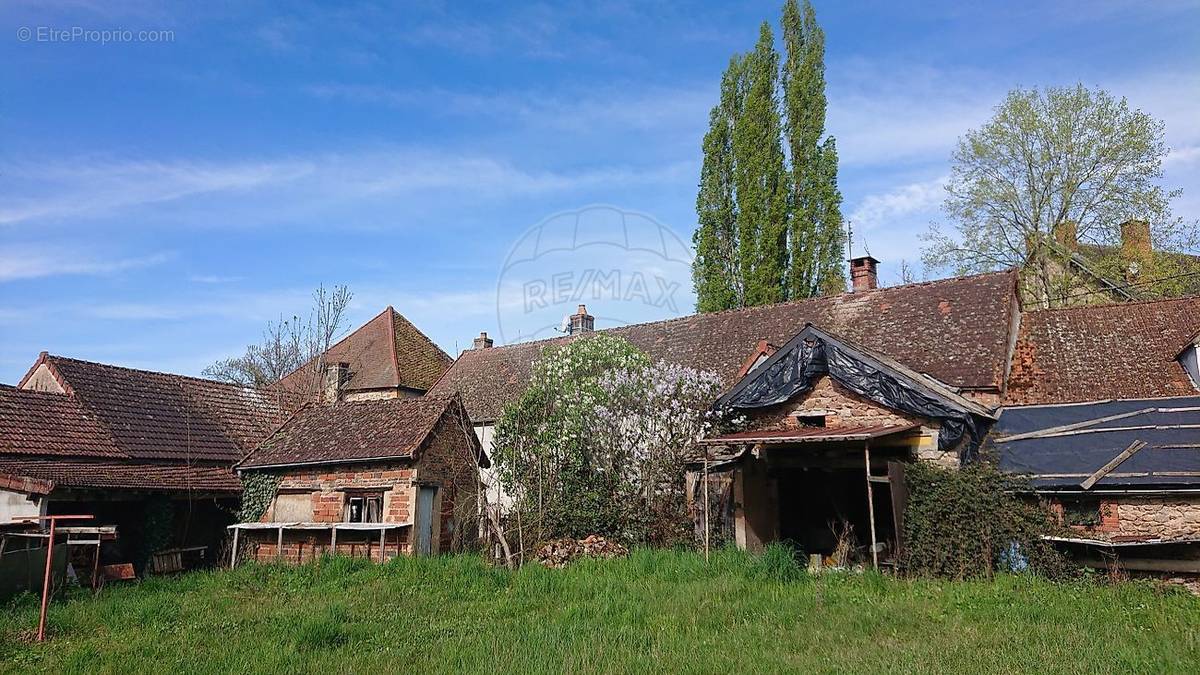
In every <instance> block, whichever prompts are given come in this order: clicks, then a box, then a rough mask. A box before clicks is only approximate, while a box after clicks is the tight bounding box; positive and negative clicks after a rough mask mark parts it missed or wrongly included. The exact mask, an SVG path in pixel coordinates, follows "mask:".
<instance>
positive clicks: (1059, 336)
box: [1005, 296, 1200, 405]
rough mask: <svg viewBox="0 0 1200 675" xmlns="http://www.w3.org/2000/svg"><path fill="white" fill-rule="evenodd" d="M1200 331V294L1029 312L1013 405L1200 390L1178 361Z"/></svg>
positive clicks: (1016, 358) (1012, 383) (1011, 386)
mask: <svg viewBox="0 0 1200 675" xmlns="http://www.w3.org/2000/svg"><path fill="white" fill-rule="evenodd" d="M1197 331H1200V296H1193V297H1189V298H1179V299H1174V300H1157V301H1147V302H1131V303H1123V304H1116V305H1103V306H1089V307H1075V308H1069V309H1050V310H1040V311H1033V312H1026V313H1025V314H1024V315H1023V316H1022V318H1021V331H1020V337H1019V339H1018V341H1017V347H1016V350H1015V352H1014V354H1013V364H1012V374H1011V375H1010V377H1009V381H1008V392H1007V394H1006V396H1005V402H1006V403H1007V404H1008V405H1030V404H1040V403H1071V402H1081V401H1095V400H1101V399H1117V398H1159V397H1166V396H1188V395H1194V394H1195V393H1196V390H1195V388H1193V387H1192V384H1191V382H1190V381H1189V380H1188V376H1187V372H1186V371H1184V369H1183V367H1182V366H1181V365H1180V364H1179V363H1178V362H1177V361H1176V360H1175V359H1176V357H1177V356H1178V355H1179V353H1180V352H1181V351H1182V350H1183V348H1184V347H1186V346H1187V345H1188V344H1189V343H1190V341H1191V339H1192V336H1194V335H1195V334H1196V332H1197Z"/></svg>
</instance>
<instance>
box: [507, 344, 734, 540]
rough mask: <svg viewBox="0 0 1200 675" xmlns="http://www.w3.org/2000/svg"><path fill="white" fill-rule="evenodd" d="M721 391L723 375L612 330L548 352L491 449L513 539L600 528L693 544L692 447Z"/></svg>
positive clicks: (626, 536) (628, 536)
mask: <svg viewBox="0 0 1200 675" xmlns="http://www.w3.org/2000/svg"><path fill="white" fill-rule="evenodd" d="M720 390H721V379H720V378H719V377H717V376H716V375H713V374H711V373H702V372H699V371H695V370H692V369H689V368H683V367H680V366H674V365H670V364H666V363H657V364H654V363H651V362H650V360H649V359H648V358H647V357H646V356H645V355H644V354H643V353H642V352H640V351H638V350H637V349H636V348H634V347H633V346H632V345H630V344H629V343H628V342H626V341H624V340H622V339H620V338H615V337H612V336H609V335H604V334H598V335H593V336H588V337H585V338H580V339H577V340H573V341H571V342H570V343H568V344H566V345H562V346H556V347H550V348H548V349H547V350H546V352H545V353H544V354H543V355H542V358H541V359H539V360H538V362H537V363H536V364H534V367H533V373H532V377H531V380H530V386H529V388H528V389H527V390H526V391H525V392H524V394H523V395H522V396H521V398H520V399H519V400H518V401H516V402H515V403H513V404H512V405H510V406H509V407H508V408H507V409H506V410H505V412H504V415H503V417H502V418H501V419H500V422H499V423H498V424H497V426H496V437H495V442H494V443H493V446H492V459H493V461H494V464H495V467H496V469H497V473H498V475H497V477H498V479H499V481H500V484H501V486H502V487H503V488H504V490H505V492H506V494H507V495H508V496H509V497H510V498H511V499H512V507H511V511H512V512H511V513H510V514H509V516H508V518H507V520H508V526H509V527H508V529H509V531H510V534H509V535H508V536H507V539H508V541H509V543H510V545H512V544H514V543H516V544H518V545H520V544H523V545H524V546H525V547H526V548H530V547H532V546H534V545H536V544H537V543H538V542H541V541H545V540H547V539H554V538H559V537H574V538H580V537H585V536H588V535H591V534H601V535H604V536H606V537H612V538H615V539H619V540H621V541H625V542H627V543H630V544H653V545H673V544H678V543H683V542H684V541H688V542H690V539H691V528H690V523H689V522H688V520H687V513H686V510H685V509H684V506H683V486H684V480H683V462H684V458H683V452H684V450H686V449H687V448H688V446H689V444H690V442H691V441H692V440H694V439H695V438H696V436H697V435H698V434H699V433H700V432H701V431H702V430H703V429H704V428H705V425H706V424H707V423H708V420H709V417H710V415H711V413H710V412H709V405H710V404H711V402H712V400H713V398H715V397H716V396H717V395H718V394H719V393H720ZM514 527H515V528H519V530H520V531H519V534H517V535H516V536H513V535H512V534H511V531H512V529H513V528H514Z"/></svg>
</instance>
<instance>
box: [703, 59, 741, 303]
mask: <svg viewBox="0 0 1200 675" xmlns="http://www.w3.org/2000/svg"><path fill="white" fill-rule="evenodd" d="M743 69H744V65H743V60H742V58H741V57H739V56H734V57H733V58H732V59H730V60H729V67H728V68H727V69H726V70H725V74H724V75H723V76H722V77H721V100H720V102H719V103H718V104H717V105H716V106H714V107H713V109H712V112H710V113H709V130H708V133H706V134H705V135H704V146H703V147H704V164H703V166H702V167H701V169H700V191H699V192H698V193H697V195H696V214H697V215H698V216H699V227H697V228H696V232H695V234H694V235H693V236H692V241H693V243H694V244H695V246H696V257H695V261H694V263H693V265H692V279H693V282H694V284H695V287H696V308H697V309H698V310H699V311H701V312H715V311H717V310H722V309H729V308H730V307H741V306H742V305H743V304H745V297H746V294H745V288H744V287H743V284H742V276H741V274H740V267H739V264H738V247H739V243H740V242H739V240H738V230H737V202H736V200H735V199H734V190H733V165H734V161H733V125H734V123H735V122H736V121H737V118H738V115H739V114H740V111H741V109H742V97H743V93H744V92H743V91H742V90H743V82H744V80H743V78H742V72H743Z"/></svg>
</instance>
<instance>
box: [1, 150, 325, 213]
mask: <svg viewBox="0 0 1200 675" xmlns="http://www.w3.org/2000/svg"><path fill="white" fill-rule="evenodd" d="M2 171H3V173H4V174H6V175H14V176H20V177H21V178H20V181H19V182H18V183H17V184H16V185H15V186H14V185H9V187H8V188H7V189H6V190H5V191H4V193H0V194H4V196H5V202H6V204H5V206H3V207H0V224H5V223H17V222H22V221H28V220H35V219H40V218H62V217H69V216H89V215H98V214H103V213H107V212H111V211H114V210H118V209H121V208H124V207H131V206H138V205H143V204H152V203H156V202H166V201H171V200H174V199H180V198H182V197H187V196H191V195H198V194H206V193H215V192H229V191H238V190H249V189H253V188H256V187H260V186H263V185H266V184H270V183H279V182H285V181H289V180H295V179H296V178H299V177H300V176H303V175H305V174H308V173H310V172H311V171H312V167H311V166H309V165H307V164H305V163H303V162H291V161H282V162H231V163H227V164H220V163H201V162H193V161H153V160H142V159H133V160H122V159H94V158H87V157H78V158H73V159H70V160H67V161H63V162H58V163H52V164H47V163H41V162H16V163H7V164H6V165H5V166H4V167H2ZM21 188H26V190H24V191H22V189H21ZM22 192H23V193H22Z"/></svg>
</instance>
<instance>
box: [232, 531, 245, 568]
mask: <svg viewBox="0 0 1200 675" xmlns="http://www.w3.org/2000/svg"><path fill="white" fill-rule="evenodd" d="M241 531H242V528H240V527H235V528H233V552H232V553H230V554H229V569H233V568H235V567H237V552H238V533H239V532H241Z"/></svg>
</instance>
